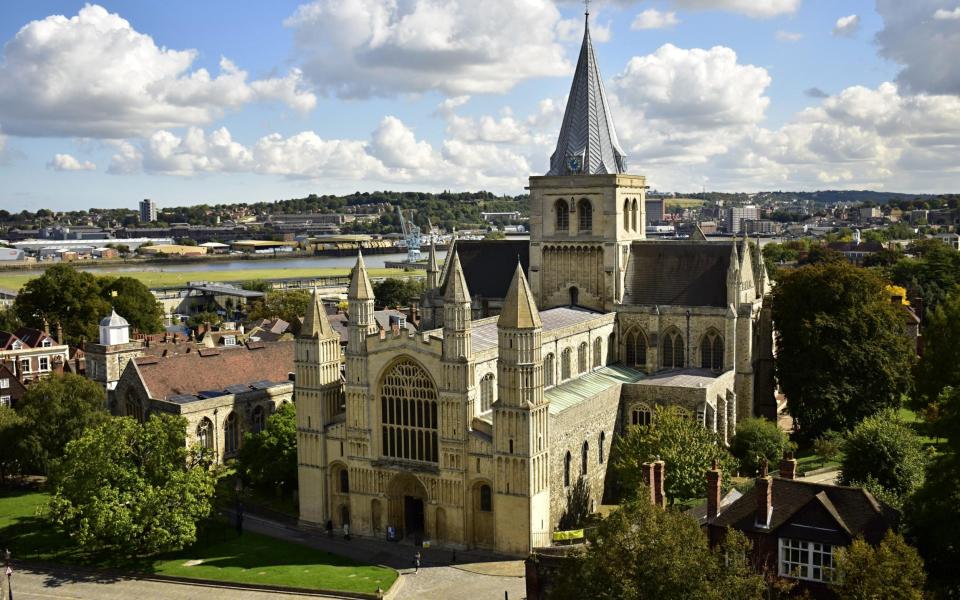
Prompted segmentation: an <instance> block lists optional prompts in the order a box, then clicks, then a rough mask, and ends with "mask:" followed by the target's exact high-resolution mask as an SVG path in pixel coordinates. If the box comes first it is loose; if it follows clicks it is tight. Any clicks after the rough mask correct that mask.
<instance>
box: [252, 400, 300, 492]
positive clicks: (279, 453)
mask: <svg viewBox="0 0 960 600" xmlns="http://www.w3.org/2000/svg"><path fill="white" fill-rule="evenodd" d="M237 464H238V470H239V471H240V475H241V477H243V479H244V481H245V482H246V483H248V484H249V485H251V486H253V487H254V488H256V489H259V490H261V491H271V492H274V491H275V492H278V493H280V494H283V493H284V492H286V491H289V490H293V489H296V487H297V409H296V407H295V406H294V405H293V403H291V402H288V403H286V404H281V405H280V408H278V409H277V412H275V413H273V414H272V415H270V416H269V417H267V422H266V426H265V427H264V429H263V431H261V432H259V433H247V434H246V435H244V440H243V445H242V446H241V447H240V453H239V455H238V456H237Z"/></svg>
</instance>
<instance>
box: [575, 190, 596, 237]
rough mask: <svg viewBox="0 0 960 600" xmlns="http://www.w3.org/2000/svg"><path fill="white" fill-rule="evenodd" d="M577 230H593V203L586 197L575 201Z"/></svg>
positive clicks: (587, 231) (588, 231)
mask: <svg viewBox="0 0 960 600" xmlns="http://www.w3.org/2000/svg"><path fill="white" fill-rule="evenodd" d="M577 230H578V231H580V232H582V233H590V232H592V231H593V205H592V204H590V201H589V200H587V199H586V198H583V199H581V200H580V202H578V203H577Z"/></svg>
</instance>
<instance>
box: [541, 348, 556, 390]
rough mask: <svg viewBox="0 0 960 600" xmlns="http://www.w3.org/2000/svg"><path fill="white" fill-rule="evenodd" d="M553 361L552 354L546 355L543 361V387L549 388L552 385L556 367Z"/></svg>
mask: <svg viewBox="0 0 960 600" xmlns="http://www.w3.org/2000/svg"><path fill="white" fill-rule="evenodd" d="M554 362H555V359H554V356H553V353H550V354H548V355H547V357H546V358H545V359H543V385H544V387H550V386H552V385H553V384H554V381H553V378H554V376H555V374H556V368H557V366H556V365H555V364H554Z"/></svg>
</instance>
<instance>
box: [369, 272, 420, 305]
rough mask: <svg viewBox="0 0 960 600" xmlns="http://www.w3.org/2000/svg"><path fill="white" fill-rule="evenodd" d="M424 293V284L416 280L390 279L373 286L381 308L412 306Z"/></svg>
mask: <svg viewBox="0 0 960 600" xmlns="http://www.w3.org/2000/svg"><path fill="white" fill-rule="evenodd" d="M422 293H423V282H422V281H418V280H414V279H409V280H408V279H398V278H396V277H389V278H387V279H384V280H383V281H378V282H377V283H375V284H373V295H374V297H375V298H376V301H377V306H380V307H406V306H410V304H411V303H412V302H414V301H415V300H419V299H420V295H421V294H422Z"/></svg>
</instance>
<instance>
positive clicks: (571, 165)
mask: <svg viewBox="0 0 960 600" xmlns="http://www.w3.org/2000/svg"><path fill="white" fill-rule="evenodd" d="M582 169H583V159H582V158H580V157H579V156H577V155H573V156H568V157H567V170H568V171H570V172H571V173H579V172H580V171H581V170H582Z"/></svg>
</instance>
